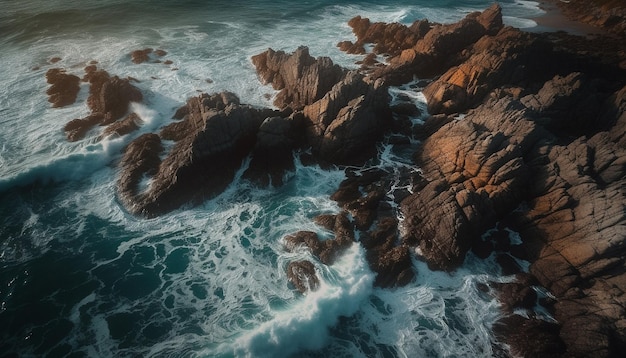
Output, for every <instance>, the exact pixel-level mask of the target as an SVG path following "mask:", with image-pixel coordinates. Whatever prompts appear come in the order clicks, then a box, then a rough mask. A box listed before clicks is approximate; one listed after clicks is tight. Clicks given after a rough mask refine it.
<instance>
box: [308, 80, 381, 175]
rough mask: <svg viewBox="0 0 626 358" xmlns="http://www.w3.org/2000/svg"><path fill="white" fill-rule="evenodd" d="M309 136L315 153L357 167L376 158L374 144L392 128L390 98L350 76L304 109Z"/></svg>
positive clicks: (376, 87)
mask: <svg viewBox="0 0 626 358" xmlns="http://www.w3.org/2000/svg"><path fill="white" fill-rule="evenodd" d="M303 113H304V116H305V118H306V119H307V123H306V136H307V141H308V143H310V144H311V146H312V147H313V152H314V153H315V154H316V155H318V156H319V157H320V158H321V159H323V160H325V161H328V162H331V163H336V164H358V163H363V162H364V161H365V160H367V159H369V158H371V156H372V155H373V154H375V149H376V148H375V144H376V143H377V142H378V141H379V140H380V139H382V135H383V134H384V133H385V132H386V131H387V130H388V129H389V128H390V126H391V123H392V121H391V119H392V117H391V112H390V110H389V94H388V92H387V88H386V87H384V86H382V85H380V84H379V83H368V82H366V79H365V78H364V77H363V76H362V75H361V74H359V73H357V72H355V71H352V72H348V73H347V74H346V75H345V77H343V79H341V81H339V82H338V83H337V84H335V85H334V86H333V87H332V89H330V91H329V92H328V93H327V94H326V95H324V96H323V98H321V99H320V100H318V101H316V102H315V103H312V104H310V105H307V106H306V107H305V108H304V111H303Z"/></svg>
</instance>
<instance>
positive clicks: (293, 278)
mask: <svg viewBox="0 0 626 358" xmlns="http://www.w3.org/2000/svg"><path fill="white" fill-rule="evenodd" d="M287 278H288V279H289V282H291V283H292V284H293V285H294V286H295V287H296V289H297V290H298V291H300V293H306V292H309V291H316V290H317V289H318V288H319V285H320V282H319V279H318V278H317V275H316V274H315V266H314V265H313V264H312V263H311V262H310V261H293V262H290V263H289V264H288V265H287Z"/></svg>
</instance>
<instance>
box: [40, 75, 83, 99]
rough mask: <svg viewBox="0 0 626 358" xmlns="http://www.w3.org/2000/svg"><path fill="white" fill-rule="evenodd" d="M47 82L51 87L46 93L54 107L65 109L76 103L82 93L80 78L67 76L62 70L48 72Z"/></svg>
mask: <svg viewBox="0 0 626 358" xmlns="http://www.w3.org/2000/svg"><path fill="white" fill-rule="evenodd" d="M46 81H47V82H48V83H49V84H50V85H51V86H50V88H48V90H47V91H46V93H47V94H48V102H50V103H52V107H55V108H57V107H64V106H67V105H70V104H72V103H74V102H75V101H76V97H77V96H78V91H80V78H79V77H78V76H75V75H71V74H67V73H65V70H64V69H61V68H51V69H49V70H48V71H47V72H46Z"/></svg>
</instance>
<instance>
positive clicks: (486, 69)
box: [336, 5, 626, 356]
mask: <svg viewBox="0 0 626 358" xmlns="http://www.w3.org/2000/svg"><path fill="white" fill-rule="evenodd" d="M351 26H353V28H354V29H355V30H354V31H355V34H357V37H358V38H359V39H361V38H366V37H367V38H370V39H372V40H370V41H372V42H374V41H377V42H385V43H387V44H388V45H389V46H390V48H398V46H397V43H394V40H393V39H391V38H385V36H383V34H384V33H385V29H386V28H385V26H384V25H377V27H378V28H379V31H380V33H381V34H380V36H376V35H373V34H370V35H367V36H366V35H364V34H365V33H367V31H368V29H369V28H371V26H372V25H371V24H370V23H369V21H366V20H364V19H361V18H355V19H353V20H352V21H351ZM392 28H394V29H395V28H398V26H397V25H393V26H391V25H390V26H389V29H392ZM398 31H399V30H398ZM401 31H407V29H406V28H405V29H402V30H401ZM411 36H414V35H411ZM420 36H422V37H420V38H419V39H417V41H416V43H415V44H414V45H413V46H410V47H407V48H405V49H403V50H402V51H399V54H396V55H391V56H390V57H389V58H388V61H387V64H386V65H385V66H377V67H375V68H373V69H371V70H370V71H371V72H370V76H371V77H373V78H381V79H383V80H384V81H385V82H386V83H387V84H395V83H402V82H407V81H409V80H410V79H412V78H414V77H415V76H416V77H424V76H426V77H428V76H437V77H436V78H435V79H434V80H433V81H432V82H431V83H429V84H428V85H427V86H426V88H425V89H424V94H425V96H426V98H427V99H428V109H429V112H430V113H431V114H433V116H432V117H430V118H428V119H427V120H426V121H425V123H424V124H422V125H417V126H416V128H415V129H414V130H413V133H415V134H416V136H417V137H419V138H420V139H423V143H422V145H421V146H420V148H419V150H418V151H417V152H416V153H415V158H414V159H415V161H416V164H417V165H418V166H419V167H420V168H421V170H422V176H421V179H415V178H414V180H412V182H413V186H412V190H411V192H412V193H409V194H408V195H406V197H405V199H404V200H403V201H402V204H401V206H400V210H401V212H402V214H403V215H402V216H403V217H404V221H403V223H402V227H401V230H400V232H402V233H403V236H402V240H401V242H402V244H403V245H406V246H407V247H412V246H417V247H418V248H419V253H420V257H421V259H424V260H425V261H427V263H428V264H429V266H430V267H431V268H435V269H444V270H452V269H455V268H456V267H458V266H459V265H460V264H461V263H462V262H463V260H464V258H465V254H466V253H467V251H468V250H469V249H470V248H473V251H474V252H475V253H476V254H477V255H480V256H481V257H487V256H489V254H490V253H491V252H493V251H496V252H497V261H498V262H499V263H501V265H502V266H503V272H505V273H506V274H514V273H517V272H520V271H521V268H520V267H519V266H518V265H517V264H516V262H515V260H514V259H513V257H517V258H521V259H525V260H529V261H530V262H532V265H531V268H530V274H531V275H532V279H531V280H522V281H519V282H518V283H516V284H514V285H505V286H501V287H498V289H499V291H500V292H501V294H500V296H499V297H500V299H501V300H502V301H503V302H504V304H503V309H504V310H505V311H507V312H508V313H509V314H512V313H513V312H514V309H529V308H530V306H531V305H532V304H533V301H534V300H535V299H536V296H534V291H533V289H532V287H531V286H543V287H546V288H547V289H548V290H549V291H550V292H551V293H552V294H554V295H555V297H556V301H555V302H553V304H552V312H553V315H554V317H555V318H556V321H557V323H556V324H555V323H550V322H546V321H542V320H540V319H536V318H531V319H529V320H527V319H525V318H522V317H520V316H516V315H512V316H508V317H506V318H503V319H502V320H501V321H500V322H499V323H498V324H497V325H496V331H497V335H498V337H501V339H503V340H504V341H506V342H507V343H508V344H509V345H510V347H511V350H512V352H514V353H515V354H521V355H547V354H551V355H565V356H612V355H618V354H619V352H621V351H622V350H623V348H624V347H625V346H626V339H625V337H626V333H625V332H626V324H624V322H623V317H624V307H625V305H624V302H625V299H624V297H625V296H624V292H626V284H625V283H626V280H625V279H624V277H626V269H625V267H626V266H625V263H626V259H625V258H624V255H623V252H624V249H625V248H624V246H625V245H626V232H625V231H624V225H625V223H626V219H625V217H626V215H624V213H625V212H626V207H625V205H626V201H625V198H626V194H625V193H624V184H623V183H624V180H625V179H626V177H625V171H626V164H624V160H625V159H624V158H626V153H624V142H625V139H624V137H625V135H624V133H625V131H624V128H625V126H624V124H625V123H626V119H625V118H626V117H625V115H624V112H625V110H626V99H625V98H626V97H625V93H626V90H625V89H624V88H625V87H624V86H625V85H626V76H625V73H624V71H623V69H624V68H625V66H624V65H623V64H624V63H625V62H624V49H623V38H622V39H611V38H595V39H593V40H589V39H584V38H577V37H574V36H570V35H567V34H563V33H558V34H532V33H523V32H521V31H519V30H517V29H513V28H509V27H503V26H502V21H501V14H500V10H499V7H498V6H497V5H494V6H493V7H491V8H490V9H488V10H486V11H485V12H483V13H474V14H470V15H469V16H468V17H467V18H466V19H464V20H462V21H461V22H459V23H457V24H450V25H434V26H433V27H432V29H430V30H429V31H427V32H426V33H425V34H424V35H420ZM620 41H621V43H622V45H619V43H620ZM343 45H344V46H345V48H346V49H348V50H352V49H355V48H357V47H358V46H354V47H353V45H355V44H347V43H344V44H343ZM356 45H359V41H357V44H356ZM394 46H395V47H394ZM382 47H384V46H380V48H382ZM538 59H540V60H538ZM457 113H464V115H463V116H460V117H459V116H456V115H455V114H457ZM382 178H384V175H381V176H379V177H378V178H373V179H371V178H370V179H371V181H370V182H369V183H366V182H362V183H359V184H354V183H352V184H351V183H349V182H345V183H343V184H342V185H341V186H340V190H339V191H338V192H337V193H336V200H338V202H340V203H342V202H344V203H345V202H352V201H355V200H359V199H360V200H363V198H364V197H365V196H364V195H363V194H362V192H361V191H362V190H363V188H365V187H368V186H369V187H373V186H375V185H380V186H381V187H384V180H383V179H382ZM372 193H373V192H372ZM374 197H375V196H374ZM341 205H345V204H341ZM375 206H376V205H372V207H375ZM361 208H363V207H361ZM351 213H352V214H353V216H354V217H355V221H356V222H358V218H359V215H358V214H356V212H355V211H354V210H353V211H352V212H351ZM364 213H367V214H364ZM360 217H362V218H366V217H367V219H363V221H362V226H361V228H363V227H366V226H367V225H369V224H371V223H373V222H376V220H380V219H381V218H382V217H383V216H381V214H380V213H379V212H378V210H369V211H367V210H364V211H363V212H362V213H361V215H360ZM498 222H499V223H500V224H498V225H497V223H498ZM496 225H497V227H498V228H499V229H498V230H502V228H503V227H504V228H506V229H507V230H515V231H517V232H519V234H520V235H521V238H522V240H523V243H522V244H521V245H519V244H515V245H512V244H511V243H510V242H508V240H506V239H503V238H499V237H498V235H499V234H497V233H494V234H493V235H492V237H491V238H489V239H487V240H483V239H482V238H481V236H482V235H483V233H485V231H486V230H487V229H490V228H493V227H496ZM392 226H393V225H392ZM360 236H361V238H362V244H363V245H364V246H367V245H370V243H380V242H383V241H384V240H382V239H381V238H380V237H378V238H376V239H374V238H373V236H372V237H370V236H368V235H360ZM398 247H399V246H398ZM387 250H388V249H387ZM373 266H374V267H375V266H376V264H375V263H374V264H373ZM511 325H515V329H513V328H512V327H511ZM529 342H535V343H529Z"/></svg>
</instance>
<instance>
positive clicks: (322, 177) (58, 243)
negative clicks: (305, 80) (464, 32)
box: [0, 0, 540, 357]
mask: <svg viewBox="0 0 626 358" xmlns="http://www.w3.org/2000/svg"><path fill="white" fill-rule="evenodd" d="M490 3H491V2H490V1H478V0H474V1H451V0H449V1H425V0H422V1H382V2H381V1H376V2H375V1H297V2H296V1H271V2H270V1H256V2H249V1H239V0H230V1H197V0H196V1H148V0H143V1H121V0H120V1H111V0H109V1H60V0H59V1H46V2H40V1H24V0H19V1H17V0H11V1H7V0H4V1H3V2H2V5H1V6H2V11H0V48H2V51H0V63H1V64H2V65H1V66H0V356H20V357H28V356H37V357H39V356H50V357H61V356H71V357H82V356H96V357H126V356H132V357H135V356H157V357H160V356H167V357H211V356H224V357H228V356H252V357H258V356H271V357H279V356H292V355H294V356H336V357H359V356H368V357H369V356H378V357H415V356H432V357H441V356H447V357H465V356H491V355H492V343H493V337H492V334H491V331H490V327H491V324H492V323H493V322H494V320H495V319H496V318H497V316H498V308H497V302H495V301H494V300H493V299H492V298H490V297H485V296H484V295H481V293H480V292H478V291H477V290H476V288H475V285H476V283H477V282H486V281H487V280H490V279H497V277H498V275H499V273H498V270H497V269H496V268H495V266H494V265H493V263H492V262H489V261H486V262H482V261H479V260H477V259H475V258H474V257H471V256H468V259H467V260H466V263H465V265H464V266H463V267H462V268H461V269H459V270H457V271H456V272H454V273H452V274H446V273H441V272H431V271H430V270H428V268H427V267H426V265H425V264H424V263H423V262H421V261H419V260H418V259H416V260H415V261H414V265H415V269H416V272H417V273H418V275H417V278H416V279H415V280H414V282H412V283H411V284H409V285H408V286H406V287H404V288H398V289H394V290H381V289H377V288H373V287H372V282H373V274H372V273H371V272H370V271H369V268H368V267H367V264H366V263H365V259H364V252H363V250H362V248H361V247H360V246H359V245H358V244H355V245H354V246H353V247H352V248H351V249H350V250H349V251H348V253H346V255H344V257H343V258H342V259H341V260H340V261H339V262H338V263H336V264H334V265H333V266H330V267H327V266H324V265H322V264H320V263H318V262H317V261H316V260H315V259H314V258H312V257H311V255H310V254H309V253H308V252H306V251H305V250H303V251H300V252H295V253H289V252H286V251H285V250H284V248H283V245H282V238H283V237H284V236H285V235H287V234H290V233H293V232H295V231H299V230H313V231H317V232H320V234H322V235H324V236H328V235H329V233H327V232H325V231H323V230H322V229H321V228H319V227H316V226H315V225H314V224H313V223H312V220H311V218H312V217H314V216H315V215H318V214H321V213H336V212H339V208H338V207H337V206H336V204H335V203H334V202H332V201H331V200H330V199H329V198H328V197H329V195H330V194H331V193H332V192H333V191H334V189H336V187H337V185H338V183H339V182H340V181H341V180H342V179H343V178H344V174H343V171H341V170H340V169H336V170H328V169H327V170H322V169H320V168H317V167H310V166H309V167H305V166H301V165H298V166H297V170H296V172H295V173H293V175H292V176H291V177H290V180H289V181H288V182H287V184H286V185H285V186H283V187H280V188H271V189H263V190H261V189H258V188H255V187H252V186H250V185H249V184H247V183H246V182H245V181H242V180H239V179H237V180H235V182H234V183H233V184H232V185H231V186H230V187H229V189H228V190H227V191H226V192H225V193H223V194H222V195H220V196H219V197H217V198H215V199H213V200H210V201H207V202H206V203H204V204H203V205H201V206H199V207H196V208H184V209H180V210H178V211H175V212H173V213H171V214H168V215H164V216H163V217H160V218H156V219H151V220H147V219H143V218H138V217H134V216H132V215H129V214H128V213H126V212H125V211H124V209H123V207H121V206H120V204H119V203H118V201H117V199H116V197H115V180H116V175H117V171H116V167H115V163H116V161H117V160H119V158H120V150H121V149H122V148H123V147H124V145H126V144H127V143H129V142H130V141H131V140H132V139H133V138H135V137H136V136H138V135H140V134H141V133H146V132H150V131H154V130H156V129H158V128H159V127H161V126H163V125H166V124H168V123H169V121H170V118H171V116H172V114H173V113H174V111H175V109H176V108H177V107H179V106H180V105H182V104H183V103H184V102H185V100H186V99H187V98H188V97H190V96H194V95H196V94H197V93H198V91H204V92H209V93H210V92H216V91H222V90H229V91H233V92H235V93H236V94H238V95H239V96H240V97H241V99H242V102H246V103H251V104H254V105H263V106H271V103H270V100H269V99H268V96H271V95H272V94H274V91H273V90H272V89H271V88H269V87H267V86H262V85H261V84H260V83H259V82H258V80H257V78H256V74H255V72H254V69H253V66H252V65H251V63H250V56H252V55H254V54H256V53H259V52H261V51H263V50H265V49H266V48H268V47H272V48H274V49H282V50H286V51H293V50H295V49H296V48H297V47H298V46H299V45H307V46H309V47H310V49H311V53H312V54H313V55H314V56H322V55H324V56H330V57H331V58H333V60H334V61H336V62H337V63H340V64H342V65H344V66H347V67H354V65H353V62H354V60H355V58H354V57H351V56H349V55H346V54H343V53H341V52H339V51H338V50H337V49H336V47H335V44H336V43H337V42H339V41H342V40H346V39H352V35H351V31H350V28H349V27H348V26H347V24H346V23H347V21H348V20H349V19H350V18H352V17H353V16H356V15H362V16H366V17H370V18H371V19H372V20H375V21H400V22H404V23H411V22H413V21H414V20H416V19H419V18H424V17H427V18H428V19H430V20H432V21H439V22H451V21H456V20H458V19H460V18H462V17H463V16H464V15H465V14H466V13H468V12H469V11H472V10H480V9H483V8H485V7H487V6H488V5H489V4H490ZM501 4H502V6H503V8H504V15H505V20H506V21H507V23H510V24H513V25H516V26H527V27H529V26H532V25H533V23H532V21H531V20H528V19H527V18H528V17H532V16H533V15H536V14H538V13H540V11H539V10H538V9H537V8H536V4H535V3H534V2H531V1H502V2H501ZM146 47H152V48H161V49H164V50H166V51H167V52H168V54H167V55H166V57H165V59H169V60H171V61H172V62H173V64H172V65H169V66H166V65H163V64H151V63H148V64H142V65H134V64H132V63H131V62H130V56H129V53H130V52H131V51H133V50H136V49H141V48H146ZM53 57H60V58H61V61H60V62H58V63H56V64H51V63H50V62H49V60H50V59H51V58H53ZM92 60H96V61H98V66H100V67H101V68H104V69H106V70H107V71H109V72H110V73H112V74H116V75H119V76H121V77H125V76H132V77H134V78H137V79H139V80H140V81H141V82H140V83H138V84H137V86H138V87H139V88H140V89H141V90H142V92H143V93H144V97H145V98H144V102H143V103H142V104H136V105H134V107H133V110H135V111H136V112H137V113H139V115H140V116H141V117H142V119H143V121H144V124H143V126H142V127H141V129H140V130H139V131H138V132H137V133H135V134H131V135H128V136H126V137H121V138H115V139H105V140H103V141H100V142H98V141H96V140H95V137H96V136H97V129H96V132H92V133H90V135H88V137H87V138H86V139H84V140H82V141H79V142H75V143H68V142H66V141H65V138H64V134H63V131H62V128H63V126H64V125H65V123H66V122H67V121H69V120H71V119H73V118H79V117H84V116H85V115H86V114H87V112H88V109H87V107H86V105H85V104H84V100H85V99H86V97H87V92H88V88H87V86H86V85H83V87H82V88H81V92H80V94H79V101H77V103H76V104H74V105H71V106H68V107H66V108H62V109H53V108H51V107H50V105H49V103H48V102H47V97H46V94H45V91H46V89H47V86H48V85H47V84H46V82H45V76H44V75H45V72H46V71H47V70H48V69H49V68H53V67H64V68H66V69H67V70H68V72H70V73H75V74H77V75H81V74H82V68H83V67H84V66H85V64H86V63H88V62H89V61H92ZM395 90H396V91H400V92H402V91H404V92H406V94H407V95H409V96H411V97H412V98H415V101H416V103H417V104H418V105H420V106H423V100H422V99H421V98H422V97H420V95H419V93H415V92H412V90H405V89H395ZM379 159H380V160H379V161H380V163H381V164H380V165H384V166H385V167H386V168H393V167H394V166H395V167H400V166H405V165H407V163H408V161H407V160H406V158H401V157H398V156H397V154H394V153H393V151H392V150H390V148H381V155H380V158H379ZM415 170H417V168H415ZM304 258H306V259H309V260H312V261H313V262H315V263H316V269H317V270H318V274H319V275H320V277H321V278H322V285H321V288H320V290H319V291H317V292H314V293H310V294H308V295H306V296H303V295H301V294H299V293H297V292H296V291H295V290H294V289H293V288H292V287H290V286H289V285H288V282H287V278H286V275H285V267H286V265H287V264H288V263H289V262H290V261H293V260H296V259H304Z"/></svg>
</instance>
